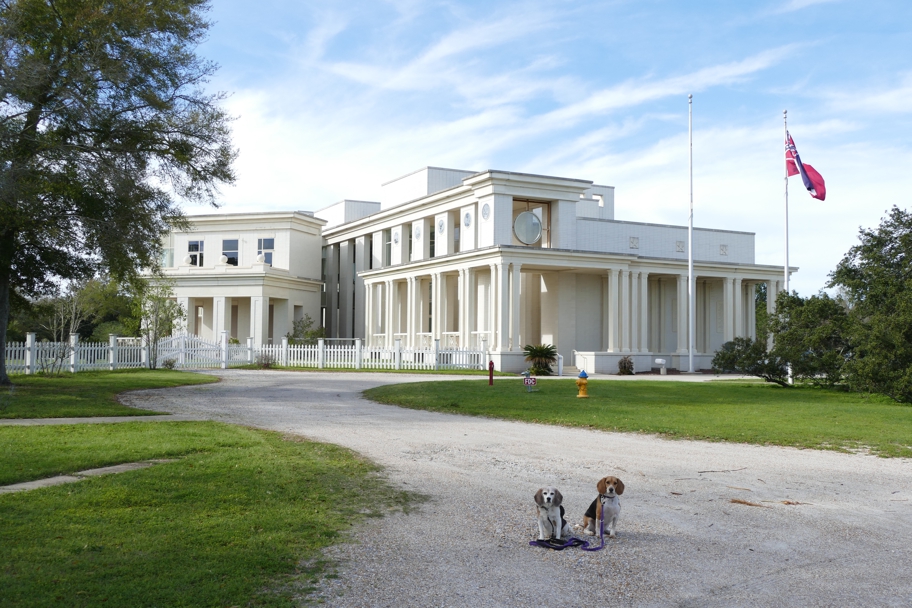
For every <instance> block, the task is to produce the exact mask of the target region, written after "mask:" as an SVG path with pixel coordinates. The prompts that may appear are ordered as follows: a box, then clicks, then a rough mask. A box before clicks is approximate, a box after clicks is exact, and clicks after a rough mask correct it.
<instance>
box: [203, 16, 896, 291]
mask: <svg viewBox="0 0 912 608" xmlns="http://www.w3.org/2000/svg"><path fill="white" fill-rule="evenodd" d="M211 18H212V20H213V21H214V25H213V27H212V29H211V31H210V37H209V40H208V41H207V42H206V43H205V44H204V45H203V46H202V47H201V48H200V49H199V52H200V54H201V55H203V56H205V57H207V58H209V59H212V60H214V61H216V62H217V63H219V64H220V66H221V68H220V70H219V71H218V73H217V75H216V77H215V78H214V79H213V81H212V82H211V86H212V88H213V89H215V90H222V91H226V92H228V93H229V94H230V97H229V98H228V100H227V102H226V103H227V107H228V109H229V111H230V112H231V113H232V114H233V115H234V116H236V117H237V120H236V122H235V123H234V133H235V144H236V145H237V147H238V148H239V150H240V157H239V159H238V162H237V166H236V167H237V171H238V176H239V179H238V182H237V184H236V185H235V186H233V187H230V188H225V189H223V192H222V203H223V205H222V209H223V210H224V211H227V212H234V211H252V210H273V209H304V210H316V209H320V208H322V207H325V206H327V205H329V204H331V203H333V202H335V201H338V200H341V199H343V198H353V199H362V200H377V199H378V192H379V187H380V184H381V183H383V182H385V181H388V180H390V179H393V178H395V177H398V176H400V175H402V174H405V173H408V172H410V171H413V170H415V169H417V168H420V167H423V166H426V165H434V166H443V167H453V168H460V169H472V170H484V169H503V170H512V171H523V172H531V173H543V174H549V175H563V176H567V177H576V178H583V179H590V180H593V181H595V182H596V183H599V184H607V185H612V186H615V187H616V190H615V213H616V218H617V219H620V220H631V221H645V222H658V223H671V224H682V225H683V224H686V223H687V213H688V164H687V94H688V93H692V94H693V95H694V206H695V224H696V225H697V226H704V227H709V228H727V229H733V230H745V231H750V232H756V233H757V262H758V263H764V264H782V262H783V171H784V169H783V166H784V160H783V144H782V140H783V137H782V110H783V109H788V112H789V131H790V132H791V134H792V136H793V137H794V139H795V142H796V144H797V147H798V151H799V153H800V154H801V156H802V159H803V160H804V161H805V162H806V163H809V164H811V165H813V166H814V167H815V168H816V169H817V170H818V171H819V172H820V173H821V174H822V175H823V177H824V178H825V179H826V182H827V200H826V201H825V202H820V201H817V200H815V199H812V198H810V196H809V195H808V194H807V192H806V191H805V190H804V189H803V187H802V186H801V183H800V181H799V179H798V178H792V179H791V182H790V186H789V203H790V205H789V206H790V225H789V229H790V244H791V248H790V261H791V263H792V265H797V266H799V267H800V271H799V272H798V274H797V275H794V276H793V279H792V288H793V289H796V290H798V291H799V292H800V293H802V294H803V295H810V294H812V293H815V292H817V291H818V290H819V289H820V288H822V287H823V285H824V284H825V282H826V278H827V274H828V273H829V272H830V271H831V270H832V269H833V268H834V267H835V265H836V263H837V262H838V261H839V260H840V259H841V257H842V256H843V254H844V253H845V252H846V251H847V250H848V248H849V247H851V246H852V245H853V244H854V243H855V242H856V241H857V233H858V228H859V226H866V227H873V226H875V225H877V223H878V222H879V220H880V218H881V217H882V216H883V215H884V212H885V211H886V210H887V209H888V208H889V207H891V206H892V205H894V204H895V205H898V206H900V207H902V208H909V207H910V204H909V203H910V194H909V192H910V185H912V184H910V182H912V138H910V135H912V2H904V1H900V0H895V1H892V2H887V1H878V0H866V1H860V0H763V1H756V2H730V1H708V0H706V1H700V0H692V1H687V2H684V1H672V0H666V1H650V0H636V1H626V0H623V1H622V0H618V1H608V2H561V1H559V0H551V1H548V2H507V1H503V2H502V1H496V0H490V1H488V2H434V1H413V0H394V1H390V2H379V1H373V2H357V1H351V2H321V1H319V0H309V1H308V2H306V3H302V2H290V1H288V2H286V1H280V0H261V1H260V2H257V3H255V4H252V3H250V2H234V1H230V2H229V1H225V0H221V1H216V2H214V6H213V8H212V12H211ZM187 211H188V212H189V213H203V212H206V211H207V210H205V209H202V208H198V207H195V208H190V209H188V210H187Z"/></svg>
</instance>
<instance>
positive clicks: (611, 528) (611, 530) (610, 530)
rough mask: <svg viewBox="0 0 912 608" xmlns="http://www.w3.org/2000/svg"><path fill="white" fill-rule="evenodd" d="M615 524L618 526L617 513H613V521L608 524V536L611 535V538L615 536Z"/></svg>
mask: <svg viewBox="0 0 912 608" xmlns="http://www.w3.org/2000/svg"><path fill="white" fill-rule="evenodd" d="M615 526H617V515H612V516H611V522H610V523H609V525H608V536H610V537H611V538H614V536H615V534H614V528H615Z"/></svg>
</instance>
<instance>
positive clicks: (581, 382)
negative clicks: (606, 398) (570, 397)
mask: <svg viewBox="0 0 912 608" xmlns="http://www.w3.org/2000/svg"><path fill="white" fill-rule="evenodd" d="M576 386H577V388H579V393H578V394H577V395H576V398H577V399H588V398H589V374H587V373H586V370H583V371H581V372H580V374H579V378H577V379H576Z"/></svg>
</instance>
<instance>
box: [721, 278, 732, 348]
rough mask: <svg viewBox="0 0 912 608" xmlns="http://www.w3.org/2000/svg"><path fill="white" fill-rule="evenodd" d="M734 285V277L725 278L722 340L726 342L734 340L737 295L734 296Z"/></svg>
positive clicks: (723, 282)
mask: <svg viewBox="0 0 912 608" xmlns="http://www.w3.org/2000/svg"><path fill="white" fill-rule="evenodd" d="M734 285H735V279H734V278H732V277H725V278H724V279H722V295H723V300H724V303H723V310H724V319H725V321H724V323H725V325H724V326H723V333H722V340H723V341H725V342H731V341H732V339H734V335H733V329H734V327H735V324H734V319H733V316H734V312H735V294H734Z"/></svg>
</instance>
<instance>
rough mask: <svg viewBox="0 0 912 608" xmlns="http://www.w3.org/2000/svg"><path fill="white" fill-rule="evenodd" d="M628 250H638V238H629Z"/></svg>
mask: <svg viewBox="0 0 912 608" xmlns="http://www.w3.org/2000/svg"><path fill="white" fill-rule="evenodd" d="M630 248H631V249H639V248H640V237H638V236H632V237H630Z"/></svg>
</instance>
